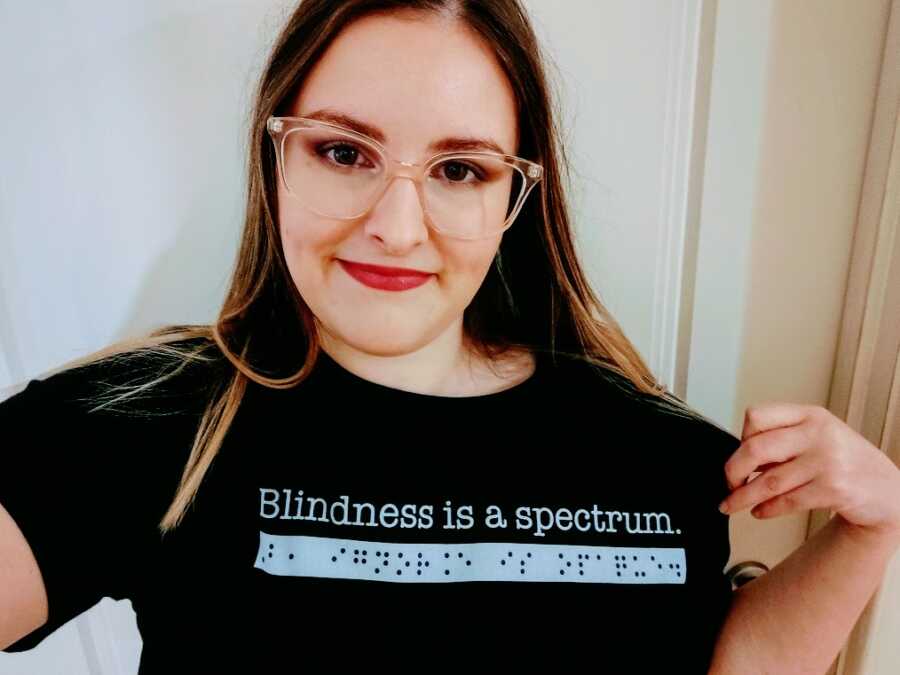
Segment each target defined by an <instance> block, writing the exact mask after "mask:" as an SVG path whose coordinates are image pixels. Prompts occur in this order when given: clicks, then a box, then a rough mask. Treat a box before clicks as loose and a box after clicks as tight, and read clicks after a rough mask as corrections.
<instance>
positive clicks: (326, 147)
mask: <svg viewBox="0 0 900 675" xmlns="http://www.w3.org/2000/svg"><path fill="white" fill-rule="evenodd" d="M337 148H350V149H352V150H354V151H356V152H357V153H359V155H360V156H362V157H365V153H364V152H363V151H362V149H361V148H359V147H357V146H356V145H354V144H352V143H347V142H344V141H341V142H338V143H333V142H330V143H322V144H320V145H318V146H316V148H315V152H316V155H318V156H320V157H325V156H326V155H327V154H328V153H329V152H330V151H332V150H335V149H337ZM326 159H327V158H326ZM328 161H330V162H332V163H333V164H334V165H336V166H343V167H350V166H355V164H354V165H349V164H340V163H339V162H335V161H334V160H331V159H329V160H328ZM452 164H456V165H459V166H463V167H465V168H466V169H467V170H468V171H469V172H470V173H471V174H472V175H473V176H475V181H464V180H463V181H458V180H454V181H450V182H451V183H466V182H480V181H483V180H484V177H483V172H481V171H480V170H479V169H478V167H477V166H475V165H472V164H469V163H468V162H461V161H456V160H449V161H447V162H442V163H440V164H438V166H439V167H442V166H448V165H452Z"/></svg>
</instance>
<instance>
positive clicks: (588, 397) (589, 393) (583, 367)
mask: <svg viewBox="0 0 900 675" xmlns="http://www.w3.org/2000/svg"><path fill="white" fill-rule="evenodd" d="M555 356H556V358H555V364H554V365H553V367H552V368H549V369H548V372H551V373H552V375H553V377H552V384H553V385H554V387H555V390H554V396H556V397H558V398H560V399H561V400H563V401H565V404H566V405H567V406H568V407H569V408H570V409H572V410H575V411H580V412H583V413H585V414H587V415H589V419H591V420H593V421H595V422H596V423H597V424H599V425H602V427H603V429H605V430H606V431H607V432H608V433H610V434H612V433H614V434H615V435H616V436H617V437H620V438H623V439H625V438H628V439H631V440H632V442H634V443H640V444H641V445H644V446H647V445H651V446H654V447H656V448H658V449H660V452H659V453H655V456H663V457H666V458H674V460H675V461H677V462H681V463H682V464H684V465H688V466H691V465H693V466H700V467H710V466H712V467H714V469H713V470H719V469H721V466H722V465H723V464H724V463H725V461H727V459H728V458H729V457H730V456H731V455H732V453H734V451H735V450H736V449H737V447H738V446H739V445H740V439H739V438H738V437H736V436H735V435H734V434H733V433H731V432H730V431H729V430H728V429H727V428H725V427H724V426H722V425H720V424H719V423H717V422H716V421H715V420H713V419H711V418H709V417H708V416H706V415H704V414H703V413H702V412H701V411H699V410H697V409H696V408H694V407H692V406H691V405H690V404H688V403H687V402H685V401H682V400H681V399H679V398H677V397H675V396H674V395H673V394H672V393H671V392H670V391H669V390H666V392H667V394H668V395H667V396H665V397H663V396H656V395H653V394H648V393H646V392H643V391H641V390H639V389H638V388H637V386H636V385H635V384H634V383H633V382H632V381H631V380H630V379H629V378H628V377H626V376H625V375H624V374H622V373H620V372H618V371H616V370H614V369H612V368H609V367H606V366H604V365H598V364H594V363H591V362H589V361H588V360H586V359H584V358H582V357H577V356H571V355H561V354H557V355H555ZM545 358H547V359H548V360H549V359H550V357H549V356H547V357H545ZM613 430H615V431H613ZM598 433H602V431H598Z"/></svg>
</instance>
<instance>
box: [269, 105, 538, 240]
mask: <svg viewBox="0 0 900 675" xmlns="http://www.w3.org/2000/svg"><path fill="white" fill-rule="evenodd" d="M298 127H300V128H304V127H305V128H309V127H318V128H325V129H334V130H336V131H339V132H340V133H342V134H344V135H346V136H349V137H350V138H352V139H353V140H355V141H357V142H358V143H361V144H363V145H365V146H367V147H369V148H371V149H372V151H373V152H374V153H376V154H377V155H379V156H380V157H381V159H382V160H383V166H384V167H386V170H385V171H384V173H383V177H382V185H381V186H380V187H379V188H378V189H377V190H375V191H374V193H373V197H372V199H371V202H370V203H369V204H368V205H367V206H366V207H365V208H364V209H362V210H361V211H360V212H359V213H356V214H353V215H351V216H334V215H331V214H326V213H321V212H319V211H316V210H315V209H313V208H311V207H310V206H309V205H307V204H303V206H304V207H306V208H307V209H309V210H311V211H313V213H316V214H318V215H321V216H324V217H327V218H337V219H339V220H352V219H354V218H359V217H361V216H363V215H365V214H366V213H368V212H369V211H370V210H371V209H372V207H373V206H375V204H377V203H378V201H379V200H380V199H381V197H382V195H383V194H384V192H385V191H386V190H387V187H388V185H389V184H390V183H391V182H392V181H393V180H394V178H408V179H410V180H412V181H413V182H414V183H415V185H416V191H417V193H418V195H419V202H420V204H421V205H422V208H423V210H424V211H425V213H426V215H428V218H426V222H427V224H428V226H429V227H431V228H432V229H433V230H435V231H436V232H438V233H440V234H442V235H444V236H447V237H452V238H455V239H465V240H477V239H486V238H489V237H495V236H497V235H498V234H500V233H501V232H505V231H506V230H508V229H509V228H510V227H511V226H512V224H513V222H514V221H515V219H516V216H518V215H519V211H520V210H521V209H522V205H523V204H524V203H525V198H526V197H527V196H528V194H529V193H530V192H531V190H532V189H533V188H534V186H535V185H537V183H538V182H539V181H540V180H541V178H542V177H543V173H544V167H543V166H541V165H540V164H538V163H536V162H532V161H531V160H528V159H524V158H522V157H516V156H515V155H506V154H501V153H496V152H441V153H438V154H436V155H434V156H432V157H431V158H430V159H429V160H428V161H427V162H425V163H424V164H417V163H414V162H403V161H400V160H398V159H395V158H394V157H392V156H391V155H390V154H388V151H387V149H386V148H385V147H384V146H383V145H382V144H381V143H379V142H378V141H376V140H375V139H374V138H372V137H370V136H367V135H365V134H361V133H359V132H357V131H354V130H353V129H348V128H346V127H344V126H341V125H339V124H333V123H331V122H325V121H323V120H317V119H311V118H308V117H279V116H274V115H273V116H271V117H269V118H268V120H267V121H266V130H267V131H268V133H269V137H270V138H271V139H272V143H273V145H274V146H275V155H276V160H277V164H278V171H279V174H280V175H281V182H282V185H284V188H285V190H286V191H287V192H288V194H290V195H291V196H292V197H294V198H295V199H297V200H298V201H301V202H302V200H301V199H300V198H299V197H298V196H297V195H296V194H295V193H294V191H293V190H291V188H290V186H289V185H288V183H287V180H286V179H285V175H284V167H285V163H284V147H285V144H284V141H285V138H286V137H287V135H288V133H289V132H290V131H291V130H292V129H295V128H298ZM479 158H489V159H495V160H500V161H502V162H503V163H505V164H507V165H509V166H511V167H512V168H513V169H515V170H516V171H518V172H519V174H520V175H521V177H522V183H521V188H520V190H519V195H518V197H517V198H516V201H515V202H514V203H513V205H512V208H510V210H509V215H508V216H507V217H506V220H505V221H503V223H502V225H501V226H500V227H499V228H497V229H495V230H492V231H491V232H490V233H488V234H484V235H481V236H471V237H467V236H463V235H460V234H459V233H455V232H448V231H447V230H444V229H442V228H441V227H440V226H439V225H438V224H437V223H435V222H434V220H433V218H432V217H431V214H429V213H428V209H427V206H426V204H425V194H424V181H425V178H426V176H428V172H429V170H430V169H431V168H432V167H433V166H434V165H435V164H438V163H440V162H442V161H447V160H456V159H460V160H465V159H472V160H477V159H479Z"/></svg>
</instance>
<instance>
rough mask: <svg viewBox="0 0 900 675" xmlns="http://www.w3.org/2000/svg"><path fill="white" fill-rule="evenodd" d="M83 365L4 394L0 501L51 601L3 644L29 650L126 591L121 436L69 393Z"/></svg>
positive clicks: (128, 538) (125, 469)
mask: <svg viewBox="0 0 900 675" xmlns="http://www.w3.org/2000/svg"><path fill="white" fill-rule="evenodd" d="M83 372H84V371H78V370H75V371H69V372H68V373H57V374H56V375H52V376H49V377H46V378H44V379H33V380H30V381H29V382H28V383H27V386H25V387H24V389H22V390H21V391H19V392H18V393H16V394H14V395H12V396H11V397H8V398H6V399H5V400H3V401H0V439H2V440H0V504H2V505H3V507H4V508H5V509H6V510H7V511H8V512H9V514H10V515H11V516H12V518H13V519H14V520H15V522H16V524H17V525H18V526H19V528H20V529H21V530H22V533H23V534H24V536H25V539H26V540H27V541H28V544H29V546H30V547H31V550H32V553H33V554H34V557H35V559H36V560H37V563H38V566H39V568H40V573H41V577H42V578H43V581H44V585H45V588H46V592H47V600H48V620H47V622H46V623H45V624H44V625H43V626H41V627H39V628H38V629H36V630H34V631H32V632H31V633H30V634H28V635H26V636H25V637H23V638H21V639H20V640H18V641H17V642H15V643H13V644H12V645H9V646H8V647H6V648H5V649H4V650H3V651H7V652H20V651H25V650H28V649H31V648H33V647H35V646H36V645H38V644H39V643H40V642H41V641H42V640H43V639H44V638H45V637H46V636H48V635H49V634H51V633H53V632H54V631H55V630H56V629H57V628H59V627H60V626H62V625H63V624H65V623H67V622H68V621H69V620H70V619H72V618H74V617H76V616H78V615H79V614H81V613H82V612H84V611H85V610H87V609H89V608H90V607H92V606H93V605H95V604H96V603H97V602H99V601H100V600H101V599H102V598H103V597H110V598H113V599H116V600H120V599H123V598H126V597H128V594H129V588H130V582H131V577H132V573H131V569H132V565H131V561H132V556H131V552H132V550H133V545H134V542H133V537H132V535H131V534H130V528H129V523H128V518H129V515H130V510H129V508H128V506H127V504H128V501H127V486H128V485H129V480H128V477H129V476H128V474H129V464H128V462H127V442H124V441H125V439H121V440H122V441H123V442H121V443H115V442H111V441H112V440H114V439H112V438H111V434H112V433H113V431H112V428H106V427H103V425H102V424H99V423H98V422H99V421H100V419H101V418H99V417H98V418H97V419H93V418H91V417H90V416H89V415H88V413H87V412H86V409H85V408H84V407H83V406H82V405H81V404H80V403H77V402H76V401H75V400H73V394H74V393H76V392H77V391H78V389H79V384H80V383H81V377H82V375H80V373H83ZM105 419H107V421H108V420H109V418H105ZM109 423H110V424H111V422H109ZM98 434H99V435H98ZM135 470H136V467H135Z"/></svg>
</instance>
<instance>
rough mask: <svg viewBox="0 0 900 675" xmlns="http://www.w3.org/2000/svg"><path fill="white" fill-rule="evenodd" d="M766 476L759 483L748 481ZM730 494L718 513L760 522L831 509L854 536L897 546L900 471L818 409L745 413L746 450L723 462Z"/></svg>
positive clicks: (781, 406) (786, 407)
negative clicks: (745, 512)
mask: <svg viewBox="0 0 900 675" xmlns="http://www.w3.org/2000/svg"><path fill="white" fill-rule="evenodd" d="M755 472H762V473H761V474H760V475H759V476H757V477H756V478H755V479H753V480H750V481H749V482H747V481H748V479H749V478H750V475H751V474H753V473H755ZM725 476H726V478H727V480H728V486H729V488H730V489H731V490H732V492H731V494H730V495H729V496H728V497H727V498H726V499H725V501H723V502H722V505H723V507H724V508H723V507H720V508H721V509H722V510H723V512H725V513H735V512H738V511H742V510H743V509H745V508H748V507H750V506H754V508H753V509H752V511H751V513H752V514H753V515H754V516H755V517H757V518H771V517H773V516H781V515H785V514H788V513H793V512H795V511H806V510H809V509H817V508H818V509H831V510H833V511H835V512H836V515H835V518H840V519H842V520H843V521H844V522H843V523H842V525H845V526H846V527H847V528H848V530H852V531H853V532H854V533H858V534H860V536H863V535H864V534H865V535H869V534H871V535H875V536H877V537H878V538H879V539H881V538H889V539H893V540H894V541H896V542H898V543H900V470H898V468H897V467H896V466H895V465H894V463H893V462H892V461H891V460H890V459H889V458H888V457H887V455H885V454H884V453H883V452H882V451H881V450H879V449H878V448H877V447H876V446H874V445H873V444H872V443H870V442H869V441H868V440H867V439H866V438H865V437H864V436H862V435H861V434H859V433H857V432H856V431H854V430H853V429H851V428H850V427H849V426H847V424H845V423H844V422H843V421H842V420H840V419H839V418H838V417H835V416H834V415H833V414H832V413H831V412H829V411H828V410H827V409H825V408H823V407H821V406H813V405H798V404H793V403H771V404H765V405H759V406H751V407H748V408H747V410H746V412H745V415H744V429H743V432H742V433H741V445H740V446H739V447H738V449H737V450H735V451H734V453H733V454H732V455H731V457H730V458H729V459H728V461H727V462H726V463H725Z"/></svg>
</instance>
